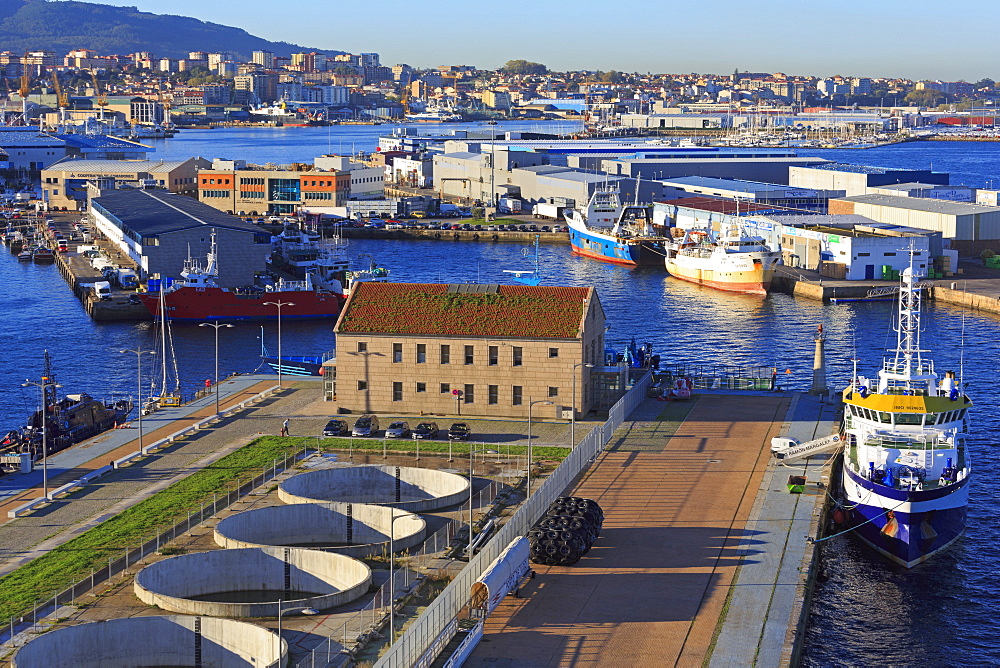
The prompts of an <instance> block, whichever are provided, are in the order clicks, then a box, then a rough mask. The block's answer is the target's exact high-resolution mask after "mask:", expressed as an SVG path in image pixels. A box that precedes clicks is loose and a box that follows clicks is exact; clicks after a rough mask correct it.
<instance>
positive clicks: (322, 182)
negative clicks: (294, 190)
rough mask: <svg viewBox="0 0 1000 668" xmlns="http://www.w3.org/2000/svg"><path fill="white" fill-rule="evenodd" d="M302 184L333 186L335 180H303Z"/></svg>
mask: <svg viewBox="0 0 1000 668" xmlns="http://www.w3.org/2000/svg"><path fill="white" fill-rule="evenodd" d="M302 185H304V186H335V185H337V184H336V182H335V181H303V182H302Z"/></svg>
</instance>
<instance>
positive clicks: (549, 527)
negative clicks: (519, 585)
mask: <svg viewBox="0 0 1000 668" xmlns="http://www.w3.org/2000/svg"><path fill="white" fill-rule="evenodd" d="M603 524H604V511H603V510H601V507H600V506H599V505H598V504H597V502H596V501H593V500H591V499H583V498H580V497H578V496H561V497H559V498H558V499H556V500H555V501H553V502H552V505H551V506H549V509H548V510H547V511H546V513H545V515H544V517H542V519H541V520H539V522H538V524H536V525H535V526H534V528H532V529H531V531H529V532H528V544H529V547H530V550H531V553H530V556H531V561H533V562H534V563H536V564H546V565H548V566H572V565H573V564H575V563H576V562H578V561H580V558H581V557H582V556H583V555H585V554H586V553H587V552H588V551H589V550H590V548H591V546H592V545H593V544H594V541H595V540H596V539H597V537H598V536H599V535H600V533H601V526H602V525H603Z"/></svg>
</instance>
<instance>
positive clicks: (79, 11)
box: [0, 0, 343, 60]
mask: <svg viewBox="0 0 1000 668" xmlns="http://www.w3.org/2000/svg"><path fill="white" fill-rule="evenodd" d="M0 46H2V48H3V49H5V50H9V51H14V52H15V53H17V52H23V51H26V50H29V49H31V50H34V49H45V50H49V51H55V52H56V54H57V55H60V56H61V55H63V54H65V53H66V52H67V51H70V50H72V49H93V50H95V51H97V52H99V53H101V54H112V53H117V54H125V53H135V52H138V51H149V52H151V53H153V54H154V55H155V56H157V57H167V58H186V57H187V54H188V52H190V51H213V52H228V53H232V54H233V56H235V57H238V58H239V59H241V60H249V59H250V54H251V53H252V52H253V51H256V50H262V51H272V52H274V53H275V54H277V55H283V56H287V55H290V54H292V53H297V52H302V51H321V52H323V53H327V54H334V55H335V54H339V53H343V51H331V50H329V49H320V48H312V47H303V46H299V45H297V44H290V43H288V42H271V41H268V40H266V39H261V38H260V37H255V36H253V35H251V34H250V33H248V32H247V31H245V30H243V29H241V28H233V27H230V26H224V25H219V24H218V23H208V22H206V21H200V20H198V19H195V18H190V17H186V16H173V15H168V14H152V13H150V12H140V11H138V10H137V9H136V8H135V7H112V6H109V5H98V4H94V3H90V2H49V1H48V0H0Z"/></svg>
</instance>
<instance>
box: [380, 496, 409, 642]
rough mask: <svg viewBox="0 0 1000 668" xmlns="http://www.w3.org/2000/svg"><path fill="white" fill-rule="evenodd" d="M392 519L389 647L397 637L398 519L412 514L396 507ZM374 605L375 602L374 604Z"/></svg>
mask: <svg viewBox="0 0 1000 668" xmlns="http://www.w3.org/2000/svg"><path fill="white" fill-rule="evenodd" d="M390 512H391V513H392V514H393V515H392V520H391V521H390V522H389V647H392V643H393V641H394V640H395V639H396V574H395V572H393V568H392V567H393V565H394V564H395V562H396V544H395V540H396V528H395V527H396V520H401V519H404V518H407V517H409V516H410V514H409V513H404V514H403V515H396V514H395V513H396V509H395V508H393V509H392V510H390ZM373 605H374V604H373Z"/></svg>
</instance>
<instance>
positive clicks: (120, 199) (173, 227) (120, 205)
mask: <svg viewBox="0 0 1000 668" xmlns="http://www.w3.org/2000/svg"><path fill="white" fill-rule="evenodd" d="M94 201H95V202H97V203H98V204H100V205H101V206H102V207H104V208H105V209H107V210H108V211H110V212H111V213H112V214H114V216H115V217H116V218H118V219H119V220H120V221H122V223H123V224H124V225H126V226H127V227H128V228H129V229H130V230H132V231H133V232H135V233H136V234H138V235H140V236H154V235H158V234H165V233H169V232H178V231H180V230H186V229H191V228H196V227H200V226H207V227H219V228H224V229H230V230H241V231H244V232H253V233H255V234H258V233H262V232H265V230H264V229H263V228H260V227H257V226H256V225H253V224H250V223H247V222H245V221H244V220H243V219H241V218H238V217H236V216H231V215H229V214H227V213H224V212H222V211H219V210H218V209H213V208H212V207H210V206H208V205H207V204H202V203H201V202H199V201H197V200H195V199H191V198H190V197H187V196H185V195H177V194H174V193H170V192H167V191H165V190H132V189H128V190H105V191H102V192H101V196H100V197H96V198H94Z"/></svg>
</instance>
